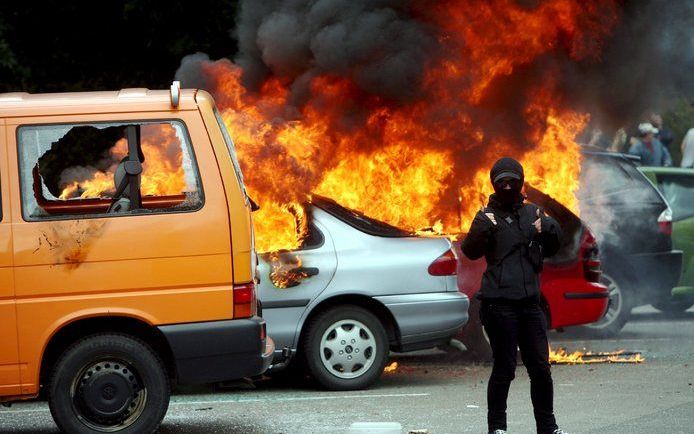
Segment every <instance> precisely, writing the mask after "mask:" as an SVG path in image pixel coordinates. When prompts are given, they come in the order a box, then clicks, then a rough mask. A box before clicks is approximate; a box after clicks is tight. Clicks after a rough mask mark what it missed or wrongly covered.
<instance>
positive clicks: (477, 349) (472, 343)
mask: <svg viewBox="0 0 694 434" xmlns="http://www.w3.org/2000/svg"><path fill="white" fill-rule="evenodd" d="M468 315H469V318H468V322H467V324H465V327H463V330H462V331H461V332H460V335H459V337H460V341H461V342H462V343H463V344H464V345H465V348H467V349H468V351H470V352H471V353H472V356H473V357H474V358H475V360H479V361H481V362H488V361H490V360H492V347H491V346H490V345H489V338H488V337H487V334H486V333H485V332H484V327H482V322H481V321H480V301H479V300H478V299H477V298H476V297H472V298H471V300H470V308H469V309H468Z"/></svg>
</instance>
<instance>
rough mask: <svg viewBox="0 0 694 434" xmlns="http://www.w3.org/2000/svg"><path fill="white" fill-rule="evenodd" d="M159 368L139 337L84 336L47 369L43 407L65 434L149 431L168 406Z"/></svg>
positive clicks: (164, 379) (164, 380)
mask: <svg viewBox="0 0 694 434" xmlns="http://www.w3.org/2000/svg"><path fill="white" fill-rule="evenodd" d="M169 393H170V392H169V379H168V377H167V375H166V371H165V369H164V366H163V364H162V362H161V360H160V359H159V357H157V355H156V354H155V353H154V352H152V350H151V349H150V348H149V346H147V345H146V344H145V343H143V342H142V341H140V340H138V339H135V338H133V337H130V336H127V335H121V334H98V335H92V336H88V337H86V338H84V339H82V340H80V341H78V342H77V343H75V344H73V345H72V346H71V347H70V348H68V349H67V350H66V351H65V352H64V353H63V355H62V356H61V357H60V359H59V360H58V362H57V363H56V365H55V368H54V369H53V373H52V375H51V379H50V382H49V389H48V405H49V407H50V409H51V414H52V415H53V419H54V420H55V422H56V424H57V425H58V427H59V428H60V429H61V430H62V431H64V432H69V433H80V434H81V433H84V434H87V433H89V434H91V433H104V432H117V433H128V434H130V433H133V434H134V433H152V432H154V431H155V430H156V429H157V428H158V427H159V424H160V423H161V421H162V419H163V418H164V415H165V414H166V410H167V408H168V406H169Z"/></svg>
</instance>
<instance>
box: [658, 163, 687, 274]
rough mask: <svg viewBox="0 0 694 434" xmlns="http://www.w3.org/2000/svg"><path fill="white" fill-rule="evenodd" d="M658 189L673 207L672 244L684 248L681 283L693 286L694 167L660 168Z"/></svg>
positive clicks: (677, 247) (678, 248) (675, 247)
mask: <svg viewBox="0 0 694 434" xmlns="http://www.w3.org/2000/svg"><path fill="white" fill-rule="evenodd" d="M656 178H657V185H658V189H659V190H660V191H661V192H662V193H663V196H665V198H666V199H667V201H668V204H669V205H670V208H672V224H673V228H672V244H673V248H674V249H677V250H682V251H683V258H682V278H681V279H680V283H679V285H680V286H694V170H691V171H687V172H684V173H683V172H678V173H668V172H665V171H664V172H657V173H656Z"/></svg>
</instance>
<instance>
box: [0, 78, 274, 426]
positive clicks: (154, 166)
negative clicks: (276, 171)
mask: <svg viewBox="0 0 694 434" xmlns="http://www.w3.org/2000/svg"><path fill="white" fill-rule="evenodd" d="M0 188H1V190H2V195H1V196H0V200H1V202H0V205H1V210H0V211H1V215H0V402H3V403H5V404H7V403H10V402H12V401H16V400H22V399H29V398H34V397H36V396H38V395H39V394H40V393H42V391H43V392H44V393H45V396H46V397H47V399H48V403H49V406H50V409H51V412H52V414H53V417H54V419H55V421H56V423H57V424H58V426H59V427H60V428H61V429H62V430H64V431H66V432H71V433H72V432H75V433H94V432H126V433H147V432H152V431H154V430H156V429H157V427H158V426H159V424H160V423H161V420H162V419H163V417H164V415H165V413H166V410H167V407H168V403H169V390H170V385H171V384H172V383H174V384H194V383H211V382H217V381H224V380H231V379H236V378H241V377H246V376H253V375H258V374H261V373H262V372H264V371H265V370H266V369H267V368H268V366H269V364H270V361H271V357H272V354H273V351H274V344H273V343H272V340H271V339H270V338H268V337H266V333H265V322H264V321H263V320H262V319H261V318H260V317H259V316H258V313H257V301H256V295H255V282H254V278H255V267H256V262H257V259H256V255H255V252H254V245H253V229H252V221H251V212H252V207H253V206H254V204H253V202H252V201H251V200H250V199H249V198H248V196H247V195H246V192H245V188H244V185H243V177H242V174H241V171H240V168H239V165H238V162H237V161H236V156H235V152H234V147H233V143H232V141H231V138H230V137H229V134H228V132H227V130H226V128H225V126H224V123H223V122H222V119H221V117H220V115H219V113H218V112H217V110H216V109H215V106H214V101H213V99H212V97H211V96H210V95H209V94H208V93H206V92H204V91H200V90H181V89H179V87H178V84H177V83H174V85H173V86H172V87H171V89H170V91H150V90H147V89H124V90H121V91H119V92H85V93H63V94H45V95H30V94H26V93H10V94H1V95H0Z"/></svg>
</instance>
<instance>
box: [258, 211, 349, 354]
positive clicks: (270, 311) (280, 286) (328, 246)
mask: <svg viewBox="0 0 694 434" xmlns="http://www.w3.org/2000/svg"><path fill="white" fill-rule="evenodd" d="M309 228H310V230H309V232H310V234H309V237H308V238H307V239H306V240H305V241H304V245H303V246H302V247H301V248H300V249H299V250H293V251H288V252H274V253H264V254H261V255H260V263H259V266H258V270H259V273H260V285H259V297H260V301H261V303H262V308H263V318H265V320H266V321H267V327H268V335H269V336H272V339H274V341H275V345H276V347H277V350H278V351H280V350H281V349H282V348H284V347H289V348H294V345H295V344H296V340H297V338H298V331H299V329H298V325H299V320H300V318H301V316H302V315H303V313H304V311H305V310H306V308H307V306H308V305H309V303H311V302H312V301H313V300H314V299H315V298H316V297H317V296H318V295H319V294H320V293H321V292H323V290H324V289H325V288H326V287H327V286H328V284H329V283H330V281H331V280H332V278H333V276H334V274H335V269H336V268H337V256H336V254H335V247H334V245H333V240H332V238H331V236H330V233H329V232H328V230H327V228H326V227H325V226H324V225H322V224H321V223H320V222H319V221H316V220H312V221H311V222H310V223H309ZM273 273H274V274H273Z"/></svg>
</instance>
